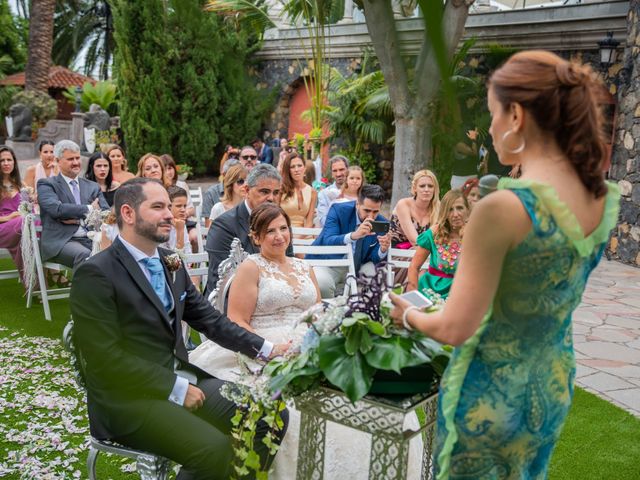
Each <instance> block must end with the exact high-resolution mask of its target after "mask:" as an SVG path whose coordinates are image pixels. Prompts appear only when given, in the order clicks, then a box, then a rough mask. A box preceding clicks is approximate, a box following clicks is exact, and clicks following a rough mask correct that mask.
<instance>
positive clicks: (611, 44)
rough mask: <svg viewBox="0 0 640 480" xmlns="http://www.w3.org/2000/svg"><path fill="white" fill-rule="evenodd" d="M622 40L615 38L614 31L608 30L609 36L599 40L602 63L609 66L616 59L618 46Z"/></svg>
mask: <svg viewBox="0 0 640 480" xmlns="http://www.w3.org/2000/svg"><path fill="white" fill-rule="evenodd" d="M618 45H620V42H619V41H617V40H616V39H614V38H613V32H607V36H606V37H604V38H603V39H602V40H600V41H599V42H598V48H599V49H600V63H601V64H602V66H603V67H608V66H609V65H612V64H613V63H615V61H616V48H617V47H618Z"/></svg>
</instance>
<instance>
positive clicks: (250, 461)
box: [245, 450, 260, 470]
mask: <svg viewBox="0 0 640 480" xmlns="http://www.w3.org/2000/svg"><path fill="white" fill-rule="evenodd" d="M245 465H247V467H249V468H253V469H254V470H260V456H259V455H258V454H257V453H256V452H255V451H254V450H251V451H250V452H249V455H247V459H246V460H245Z"/></svg>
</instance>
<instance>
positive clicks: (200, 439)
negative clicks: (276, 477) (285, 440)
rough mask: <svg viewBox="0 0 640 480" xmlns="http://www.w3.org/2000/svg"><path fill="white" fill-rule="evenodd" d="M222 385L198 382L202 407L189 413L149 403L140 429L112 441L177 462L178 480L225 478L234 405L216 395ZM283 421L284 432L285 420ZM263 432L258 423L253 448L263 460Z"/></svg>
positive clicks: (173, 406) (229, 461) (162, 403)
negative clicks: (180, 466) (201, 395)
mask: <svg viewBox="0 0 640 480" xmlns="http://www.w3.org/2000/svg"><path fill="white" fill-rule="evenodd" d="M224 383H225V382H223V381H222V380H218V379H214V378H209V379H204V380H201V381H200V382H199V384H198V387H199V388H200V389H201V390H202V391H203V392H204V394H205V397H206V400H205V402H204V405H203V406H202V408H200V409H198V410H197V411H196V412H193V413H192V412H190V411H188V410H187V409H185V408H184V407H182V406H180V405H176V404H175V403H172V402H169V401H168V400H150V401H149V408H148V414H147V416H146V418H145V421H144V423H143V424H142V426H141V427H140V428H139V429H138V430H136V431H135V432H133V433H131V434H129V435H127V436H124V437H120V438H115V439H114V440H116V441H117V442H119V443H122V444H123V445H127V446H131V447H133V448H136V449H140V450H144V451H147V452H151V453H155V454H158V455H161V456H163V457H166V458H169V459H171V460H173V461H175V462H176V463H179V464H180V465H182V466H183V468H182V470H181V471H180V474H179V476H178V478H179V479H180V480H187V479H194V480H205V479H223V478H228V477H229V475H230V473H231V470H230V469H231V464H232V459H233V450H232V446H231V438H230V437H229V432H230V431H231V418H232V417H233V415H234V414H235V410H236V406H235V404H234V403H232V402H230V401H229V400H227V399H225V398H223V397H222V396H221V395H220V392H219V390H220V387H221V386H222V385H224ZM285 413H286V412H285ZM283 417H284V416H283ZM284 418H285V430H286V418H287V417H284ZM266 432H267V427H266V425H264V424H263V423H262V422H260V423H259V424H258V429H257V432H256V440H255V446H256V451H257V453H258V454H260V457H261V458H262V459H263V461H265V459H267V458H268V454H267V451H266V447H263V446H262V442H261V441H260V440H261V439H262V437H264V435H265V434H266ZM281 436H284V431H283V432H282V433H281ZM269 460H272V459H269ZM269 463H270V462H269Z"/></svg>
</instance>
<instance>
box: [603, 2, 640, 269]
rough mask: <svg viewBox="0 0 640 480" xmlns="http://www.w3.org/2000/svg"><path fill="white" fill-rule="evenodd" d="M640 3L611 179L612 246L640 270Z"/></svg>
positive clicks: (634, 9)
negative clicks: (616, 194) (615, 214)
mask: <svg viewBox="0 0 640 480" xmlns="http://www.w3.org/2000/svg"><path fill="white" fill-rule="evenodd" d="M639 21H640V0H631V2H630V3H629V14H628V17H627V24H628V34H627V46H626V49H625V55H624V60H623V63H624V66H623V67H622V69H621V70H620V72H619V75H620V88H619V89H618V121H617V125H616V137H615V144H614V149H613V159H612V165H611V172H610V178H611V179H612V180H616V181H617V182H618V185H619V186H620V190H621V192H622V200H621V204H620V218H619V220H618V227H617V229H616V230H615V231H614V233H613V236H612V238H611V242H610V245H609V247H610V248H609V251H610V253H611V254H612V255H613V256H614V257H615V258H616V259H618V260H620V261H621V262H624V263H628V264H631V265H635V266H640V223H639V222H640V169H639V168H638V165H639V163H640V28H639V27H638V22H639Z"/></svg>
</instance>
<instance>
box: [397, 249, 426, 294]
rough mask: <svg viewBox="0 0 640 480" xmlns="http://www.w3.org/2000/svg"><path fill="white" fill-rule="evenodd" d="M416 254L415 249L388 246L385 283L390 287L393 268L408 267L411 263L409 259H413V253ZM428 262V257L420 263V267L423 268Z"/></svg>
mask: <svg viewBox="0 0 640 480" xmlns="http://www.w3.org/2000/svg"><path fill="white" fill-rule="evenodd" d="M415 254H416V251H415V249H413V248H412V249H409V250H405V249H402V248H390V249H389V253H387V285H389V286H390V287H393V286H394V282H395V272H394V271H393V269H394V268H409V265H411V260H413V257H414V255H415ZM428 264H429V257H427V260H426V261H425V262H424V264H423V265H422V269H425V268H426V267H425V266H427V265H428Z"/></svg>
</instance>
